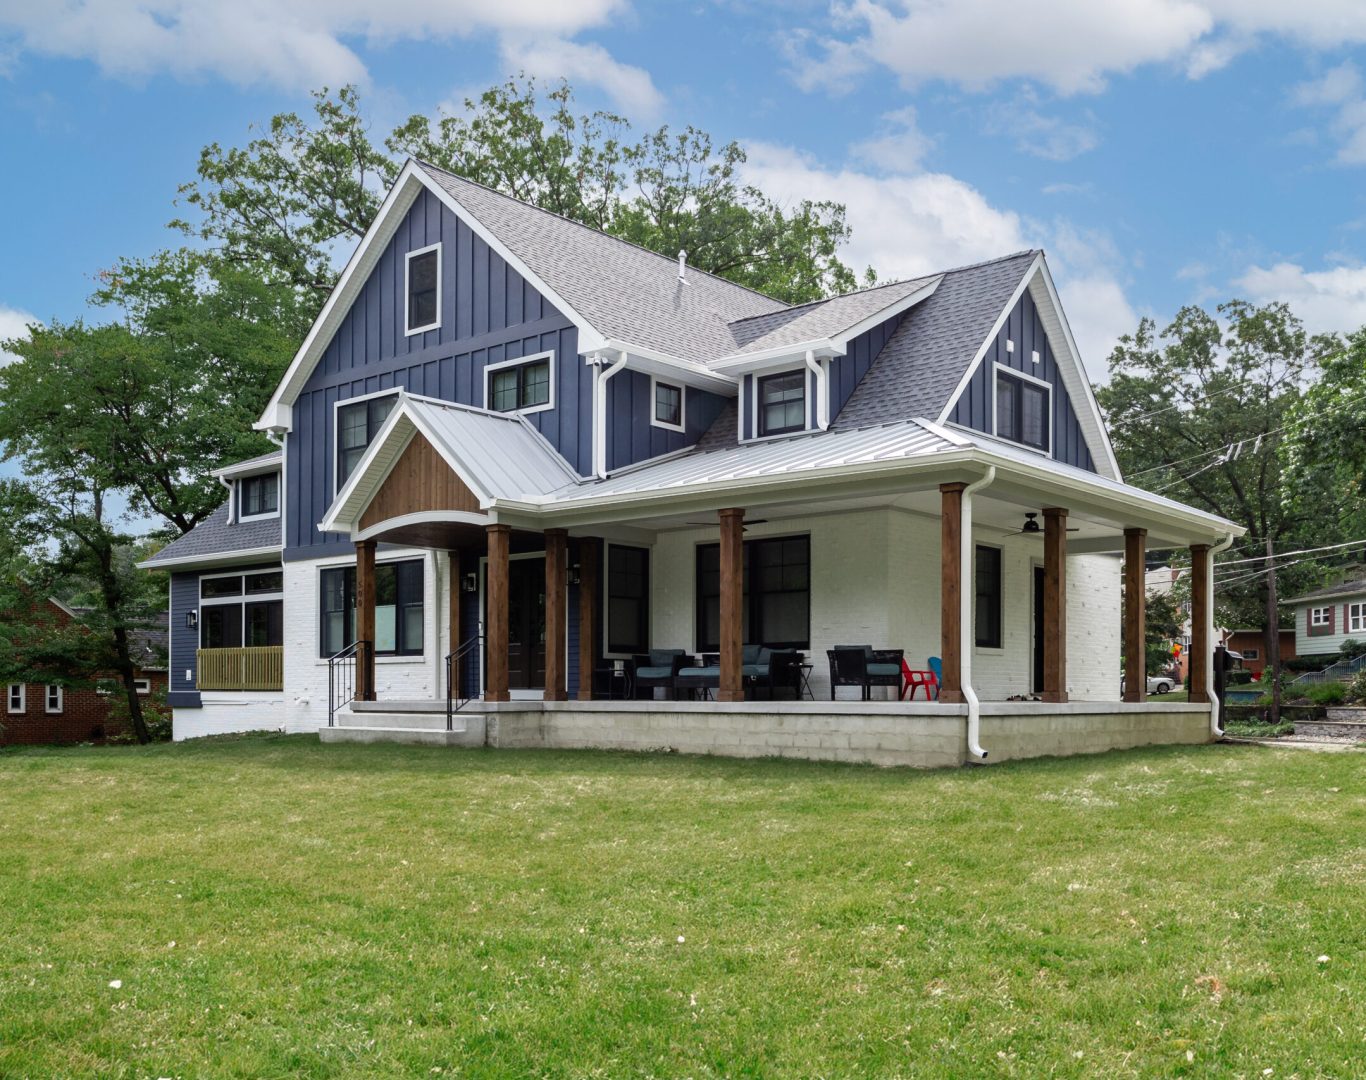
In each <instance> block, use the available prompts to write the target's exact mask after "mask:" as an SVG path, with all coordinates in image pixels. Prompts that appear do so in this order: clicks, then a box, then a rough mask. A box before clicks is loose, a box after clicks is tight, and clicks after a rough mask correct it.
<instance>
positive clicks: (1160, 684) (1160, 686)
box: [1119, 675, 1176, 694]
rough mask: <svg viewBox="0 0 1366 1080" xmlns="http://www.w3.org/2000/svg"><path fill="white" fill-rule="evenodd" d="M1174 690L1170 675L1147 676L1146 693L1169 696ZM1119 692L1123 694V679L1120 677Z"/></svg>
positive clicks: (1174, 682)
mask: <svg viewBox="0 0 1366 1080" xmlns="http://www.w3.org/2000/svg"><path fill="white" fill-rule="evenodd" d="M1175 688H1176V680H1174V679H1173V678H1172V677H1171V676H1170V675H1149V676H1148V693H1150V694H1170V693H1171V692H1172V690H1174V689H1175ZM1119 692H1120V693H1121V694H1122V693H1124V678H1123V676H1121V677H1120V680H1119Z"/></svg>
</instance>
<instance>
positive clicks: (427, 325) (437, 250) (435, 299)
mask: <svg viewBox="0 0 1366 1080" xmlns="http://www.w3.org/2000/svg"><path fill="white" fill-rule="evenodd" d="M407 266H408V325H407V327H406V328H405V329H406V332H407V333H409V334H420V333H421V332H422V331H424V330H435V329H436V328H437V327H438V326H440V325H441V245H440V244H433V245H432V246H431V247H428V248H423V249H422V250H421V251H411V252H409V253H408V258H407Z"/></svg>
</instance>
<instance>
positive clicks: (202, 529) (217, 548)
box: [142, 503, 280, 567]
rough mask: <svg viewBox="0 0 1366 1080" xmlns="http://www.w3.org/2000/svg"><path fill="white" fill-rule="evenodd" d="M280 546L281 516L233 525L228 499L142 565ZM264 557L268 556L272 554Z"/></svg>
mask: <svg viewBox="0 0 1366 1080" xmlns="http://www.w3.org/2000/svg"><path fill="white" fill-rule="evenodd" d="M279 546H280V519H279V518H278V517H274V518H267V519H265V520H263V521H246V522H243V523H241V524H239V525H230V524H228V507H227V504H226V503H225V504H224V505H222V506H220V507H219V508H218V509H217V510H215V511H214V512H213V513H212V514H210V515H209V516H208V517H206V518H205V519H204V520H203V521H201V522H200V523H199V524H198V525H196V526H195V527H194V528H193V529H191V530H190V531H189V532H187V533H186V534H185V535H184V536H181V537H179V538H177V539H175V540H172V541H171V542H170V543H169V544H167V545H166V546H165V547H164V548H162V549H161V550H160V551H158V552H157V553H156V554H155V555H153V556H152V557H151V558H150V559H146V560H144V561H143V563H142V565H143V566H149V567H156V566H158V565H160V564H162V563H167V562H176V561H179V560H182V559H203V560H204V561H205V562H210V561H212V559H213V557H214V556H221V555H234V554H237V553H239V552H243V551H254V550H256V549H258V548H279ZM264 558H267V560H268V558H269V557H268V556H266V557H264Z"/></svg>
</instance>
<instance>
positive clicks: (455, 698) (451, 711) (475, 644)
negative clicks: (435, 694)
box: [446, 634, 484, 731]
mask: <svg viewBox="0 0 1366 1080" xmlns="http://www.w3.org/2000/svg"><path fill="white" fill-rule="evenodd" d="M483 643H484V635H483V634H475V635H474V637H472V638H466V639H465V640H464V641H462V642H461V643H460V645H459V646H458V647H457V648H456V649H455V651H454V652H451V653H448V654H447V655H446V730H447V731H454V730H455V714H456V713H458V712H459V711H460V710H461V709H463V708H464V707H465V706H466V705H468V704H469V703H470V702H471V701H472V700H473V699H472V698H467V697H462V696H460V688H459V687H457V686H456V685H455V682H454V674H455V665H456V664H457V663H459V662H460V661H461V660H462V659H464V658H465V657H466V656H467V655H468V654H469V653H471V652H474V651H475V650H476V649H477V648H479V646H480V645H482V644H483Z"/></svg>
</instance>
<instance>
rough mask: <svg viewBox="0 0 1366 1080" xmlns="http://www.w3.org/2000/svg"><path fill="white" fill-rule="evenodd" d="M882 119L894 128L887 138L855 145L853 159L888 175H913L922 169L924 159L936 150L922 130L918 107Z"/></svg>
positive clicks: (907, 108) (883, 136) (907, 107)
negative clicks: (889, 173) (917, 117)
mask: <svg viewBox="0 0 1366 1080" xmlns="http://www.w3.org/2000/svg"><path fill="white" fill-rule="evenodd" d="M883 119H884V120H886V121H888V123H889V124H890V125H891V130H890V131H889V132H887V134H885V135H880V136H878V137H877V138H874V139H869V140H867V141H866V142H861V143H858V144H856V145H855V146H854V147H853V148H852V149H853V153H854V156H855V157H857V158H858V159H859V160H860V161H866V162H868V163H869V164H870V165H873V166H876V167H877V168H879V169H886V170H887V171H888V172H910V171H912V170H914V169H918V168H919V167H920V163H921V161H922V160H923V159H924V157H925V155H926V154H928V153H929V152H930V150H931V149H933V148H934V138H933V136H930V135H926V134H925V132H923V131H921V130H920V125H919V123H918V122H917V119H916V112H915V106H913V105H907V106H906V107H905V108H904V109H897V110H896V111H895V112H890V113H887V114H886V115H885V116H883Z"/></svg>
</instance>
